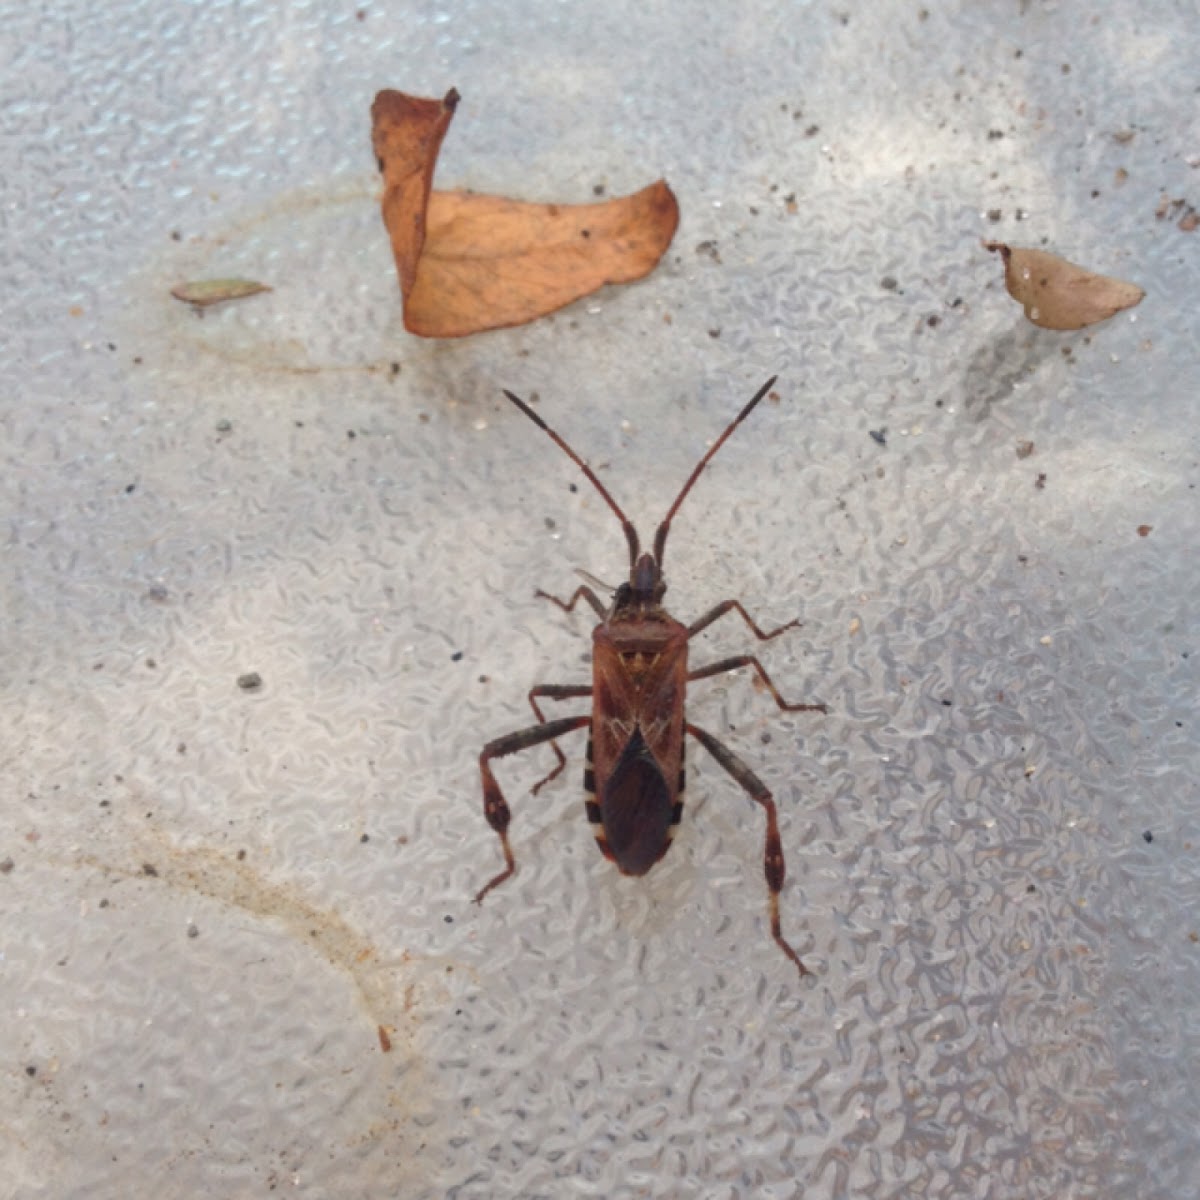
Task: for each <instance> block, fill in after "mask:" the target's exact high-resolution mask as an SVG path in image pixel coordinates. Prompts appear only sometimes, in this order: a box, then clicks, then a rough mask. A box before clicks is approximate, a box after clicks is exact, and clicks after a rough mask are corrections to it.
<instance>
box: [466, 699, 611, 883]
mask: <svg viewBox="0 0 1200 1200" xmlns="http://www.w3.org/2000/svg"><path fill="white" fill-rule="evenodd" d="M591 719H592V718H591V716H590V715H589V716H582V717H563V718H561V719H560V720H557V721H547V722H545V723H544V724H542V725H531V726H530V727H529V728H528V729H521V730H519V731H518V732H516V733H509V734H505V736H504V737H498V738H496V739H495V740H494V741H491V742H488V744H487V745H486V746H484V748H483V750H482V752H481V753H480V755H479V773H480V775H481V776H482V777H483V815H484V816H485V817H486V818H487V823H488V824H489V825H490V826H491V827H492V828H493V829H494V830H495V831H496V835H497V836H498V837H499V838H500V848H501V849H502V850H503V851H504V870H503V871H501V872H500V874H499V875H497V876H496V878H495V879H493V880H491V881H490V882H489V883H487V884H485V885H484V886H483V887H482V888H480V890H479V892H478V893H477V894H476V896H475V903H476V904H482V903H483V898H484V896H486V895H487V894H488V892H490V891H491V890H492V888H494V887H498V886H499V885H500V884H502V883H503V882H504V881H505V880H506V879H507V878H508V877H509V876H510V875H511V874H512V873H513V872H514V871H515V870H516V869H517V864H516V861H515V860H514V859H513V852H512V847H511V846H510V845H509V844H508V824H509V822H510V821H511V820H512V813H511V812H510V811H509V808H508V801H507V800H505V799H504V793H503V792H501V791H500V785H499V784H498V783H497V782H496V776H495V774H493V772H492V759H493V758H505V757H507V756H508V755H510V754H516V753H518V752H519V751H521V750H528V749H529V748H530V746H540V745H541V744H542V742H549V741H552V740H553V739H554V738H557V737H562V735H563V734H564V733H570V732H571V731H572V730H575V729H582V728H583V727H584V726H585V725H587V724H590V722H591Z"/></svg>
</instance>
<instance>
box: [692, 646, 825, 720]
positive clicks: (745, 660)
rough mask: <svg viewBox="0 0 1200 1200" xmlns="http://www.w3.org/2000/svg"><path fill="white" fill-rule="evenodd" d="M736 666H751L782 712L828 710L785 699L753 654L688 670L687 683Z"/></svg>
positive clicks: (721, 672) (819, 706)
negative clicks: (793, 702)
mask: <svg viewBox="0 0 1200 1200" xmlns="http://www.w3.org/2000/svg"><path fill="white" fill-rule="evenodd" d="M738 667H753V668H754V669H755V670H756V671H757V672H758V677H759V679H761V680H762V681H763V683H765V684H766V685H767V688H768V690H769V691H770V693H771V695H772V696H774V697H775V703H776V704H778V705H779V707H780V708H781V709H782V710H783V711H784V712H828V711H829V709H828V708H826V707H825V705H824V704H792V703H790V702H789V701H787V700H785V699H784V698H783V697H782V696H781V695H780V694H779V689H778V688H777V687H776V686H775V685H774V684H773V683H772V682H771V677H770V675H768V674H767V672H766V669H765V668H764V667H763V665H762V663H760V662H759V661H758V659H757V658H755V657H754V655H753V654H739V655H738V656H737V657H736V658H723V659H721V661H720V662H715V663H709V664H708V666H707V667H699V668H698V669H697V670H695V671H689V672H688V683H693V682H695V681H696V680H697V679H707V678H708V677H709V676H710V675H723V674H724V673H725V672H726V671H736V670H737V669H738Z"/></svg>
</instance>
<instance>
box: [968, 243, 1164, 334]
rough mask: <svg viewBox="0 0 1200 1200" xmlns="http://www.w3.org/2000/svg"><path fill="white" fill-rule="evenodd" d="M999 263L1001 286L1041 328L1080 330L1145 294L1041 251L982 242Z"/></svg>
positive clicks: (1135, 287)
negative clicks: (997, 256) (1001, 261)
mask: <svg viewBox="0 0 1200 1200" xmlns="http://www.w3.org/2000/svg"><path fill="white" fill-rule="evenodd" d="M983 245H984V249H986V250H992V251H994V252H995V253H997V254H999V255H1000V257H1001V258H1003V259H1004V286H1005V287H1006V288H1008V294H1009V295H1010V296H1011V297H1012V298H1013V299H1014V300H1015V301H1016V302H1017V303H1018V304H1020V305H1021V306H1022V307H1023V308H1024V309H1025V315H1026V316H1027V317H1028V318H1029V319H1030V320H1031V321H1032V322H1033V323H1034V324H1035V325H1040V326H1041V327H1042V328H1043V329H1084V328H1086V327H1087V326H1088V325H1096V324H1098V323H1099V322H1100V321H1106V320H1108V318H1109V317H1111V316H1113V314H1114V313H1119V312H1120V311H1121V310H1122V309H1125V308H1132V307H1133V306H1134V305H1135V304H1137V303H1139V302H1140V301H1141V299H1142V297H1143V296H1144V295H1145V294H1146V293H1145V292H1144V291H1142V289H1141V288H1140V287H1138V286H1137V284H1136V283H1126V282H1125V280H1123V279H1112V278H1110V277H1109V276H1107V275H1096V274H1095V273H1094V272H1092V271H1088V270H1085V269H1084V268H1083V267H1080V266H1077V265H1076V264H1075V263H1072V262H1068V261H1067V260H1066V259H1065V258H1059V257H1058V255H1057V254H1050V253H1048V252H1047V251H1045V250H1024V249H1021V248H1020V247H1016V246H1006V245H1005V244H1004V243H1003V242H984V243H983Z"/></svg>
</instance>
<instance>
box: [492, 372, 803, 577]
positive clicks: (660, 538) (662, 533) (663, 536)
mask: <svg viewBox="0 0 1200 1200" xmlns="http://www.w3.org/2000/svg"><path fill="white" fill-rule="evenodd" d="M778 378H779V376H778V375H772V376H771V378H770V379H768V380H767V382H766V383H764V384H763V385H762V387H760V388H759V389H758V391H757V392H755V394H754V398H753V399H752V400H751V401H750V403H749V404H747V405H746V407H745V408H743V409H742V411H741V412H740V413H738V415H737V416H736V417H734V418H733V420H732V421H730V422H729V424H728V425H727V426H726V427H725V432H724V433H723V434H721V436H720V437H719V438H717V440H716V441H715V442H713V444H712V445H711V446H710V447H709V449H708V453H707V454H706V455H705V456H704V457H703V458H702V459H701V460H700V461H699V462H698V463H697V464H696V469H695V470H694V471H693V472H692V473H691V474H690V475H689V476H688V481H687V483H685V484H684V485H683V489H682V490H681V491H680V493H679V495H678V496H676V497H675V503H674V504H672V505H671V507H670V508H669V509H668V510H667V515H666V516H665V517H664V518H663V522H662V524H661V525H660V526H659V527H658V531H657V532H656V533H655V535H654V558H655V561H657V563H658V566H659V570H661V569H662V562H663V555H664V554H665V553H666V549H667V534H668V533H669V532H670V530H671V520H672V518H673V517H674V516H675V514H676V513H677V512H678V511H679V506H680V505H681V504H682V503H683V501H684V498H685V497H686V496H687V494H688V492H690V491H691V490H692V485H693V484H694V483H695V482H696V480H697V479H699V478H700V472H701V471H703V470H704V468H705V467H707V466H708V463H709V460H710V459H711V458H712V456H713V455H714V454H716V452H717V451H718V450H720V448H721V447H722V446H723V445H725V442H726V440H727V439H728V438H729V435H730V434H731V433H732V432H733V431H734V430H735V429H736V428H737V427H738V426H739V425H740V424H741V423H742V422H743V421H744V420H745V419H746V418H747V417H748V416H749V415H750V414H751V412H753V411H754V406H755V405H756V404H757V403H758V402H759V401H760V400H761V399H762V398H763V397H764V396H765V395H766V394H767V393H768V392H769V391H770V390H771V388H772V387H774V385H775V380H776V379H778ZM510 398H511V399H514V400H515V399H516V397H515V396H513V397H510ZM526 411H528V410H526ZM529 415H530V416H533V414H532V413H530V414H529ZM534 420H537V418H536V417H534ZM539 424H540V422H539ZM548 432H549V431H548ZM553 436H554V435H553V433H551V437H553Z"/></svg>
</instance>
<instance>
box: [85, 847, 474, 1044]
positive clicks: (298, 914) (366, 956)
mask: <svg viewBox="0 0 1200 1200" xmlns="http://www.w3.org/2000/svg"><path fill="white" fill-rule="evenodd" d="M155 840H156V841H160V842H161V843H162V844H161V845H160V846H158V847H157V848H156V849H155V850H154V851H151V852H147V849H146V848H143V849H142V851H141V852H140V853H139V854H138V859H139V863H140V865H139V866H137V867H136V868H121V867H115V866H113V865H112V864H110V863H106V862H103V861H101V860H99V859H96V858H93V857H91V856H88V855H84V856H82V858H81V859H80V861H81V862H82V863H85V864H86V865H89V866H92V867H96V868H98V869H100V870H102V871H105V872H108V873H111V874H117V875H122V876H125V877H127V878H143V879H146V878H154V879H156V880H158V881H160V882H161V883H163V884H165V885H166V886H168V887H172V888H176V889H178V890H179V891H182V892H188V893H191V894H194V895H200V896H204V897H206V898H207V899H209V900H213V901H215V902H216V903H218V904H223V905H226V906H228V907H231V908H236V909H238V910H240V911H241V912H244V913H248V914H249V915H250V916H252V917H254V918H256V919H258V920H266V921H271V922H273V923H275V924H277V925H280V926H282V927H283V928H284V930H286V931H287V933H289V934H290V935H291V936H292V937H294V938H296V939H297V941H300V942H302V943H303V944H305V945H307V946H310V947H311V948H312V949H313V950H314V951H316V953H318V954H319V955H320V956H321V957H322V958H324V959H325V960H326V962H328V963H329V965H330V966H331V967H333V968H335V969H336V970H338V971H340V972H343V973H344V974H346V975H348V976H349V977H350V979H351V981H352V982H353V984H354V987H355V990H356V992H357V994H358V996H359V999H360V1001H361V1003H362V1007H363V1010H364V1013H365V1015H366V1017H367V1018H368V1019H369V1021H370V1023H371V1024H372V1025H374V1026H375V1027H376V1029H377V1031H378V1030H384V1029H386V1030H388V1031H389V1032H390V1033H391V1034H395V1033H396V1032H397V1031H405V1032H407V1033H409V1034H410V1035H411V1033H412V1032H413V1031H414V1029H415V1022H416V1021H417V1020H418V1019H419V1015H418V1016H414V1012H415V1010H416V1008H417V1005H416V1004H415V1003H414V996H421V998H422V999H424V1000H425V1001H426V1003H429V1002H430V1001H431V1000H433V1001H436V1002H437V1003H439V1004H445V1003H446V1002H447V1000H448V998H449V996H448V992H447V989H446V987H445V984H444V982H443V980H442V977H443V976H444V975H445V974H446V973H447V972H449V971H453V970H454V969H455V967H456V965H457V964H455V963H453V962H448V961H440V962H439V961H436V960H433V959H427V958H423V959H418V958H415V957H413V956H412V955H410V954H409V953H408V952H407V951H404V952H402V953H401V954H400V956H399V958H397V959H392V960H390V961H381V960H380V958H379V952H378V950H377V949H376V947H375V946H374V945H373V944H372V943H371V942H370V941H368V940H367V939H366V938H365V937H363V935H362V934H360V933H358V932H356V931H355V930H354V929H353V928H352V927H351V926H350V925H349V924H348V923H347V922H346V920H345V919H344V918H343V917H341V916H340V915H339V914H338V913H336V912H334V911H332V910H330V909H322V908H318V907H317V906H316V905H315V904H312V903H310V902H309V901H308V900H306V899H305V898H304V897H303V895H301V893H300V892H299V891H298V889H297V888H296V887H295V886H293V885H289V884H283V883H275V882H272V881H270V880H268V879H266V878H265V877H264V876H263V875H262V874H261V873H260V872H259V871H258V870H257V869H256V868H255V867H254V866H253V865H252V864H251V863H250V862H249V861H247V860H239V859H238V858H235V857H234V856H233V855H232V854H228V853H225V852H222V851H219V850H213V849H210V848H208V847H205V846H192V847H182V846H176V845H173V844H172V843H170V842H168V841H167V840H166V839H165V838H162V837H161V836H157V837H156V838H155ZM147 862H150V863H152V865H153V869H152V870H150V871H148V870H147V868H146V863H147ZM399 972H403V973H404V976H405V978H404V982H403V984H402V983H401V981H400V979H398V978H394V976H396V975H397V974H398V973H399ZM412 974H418V975H421V976H424V977H425V979H424V981H422V980H420V979H418V980H412V979H410V978H408V976H410V975H412ZM434 978H436V979H437V980H438V983H437V984H436V985H432V990H431V983H432V980H433V979H434ZM422 993H425V994H424V995H422ZM382 1040H383V1039H382V1038H380V1042H381V1043H382ZM391 1048H392V1047H391V1038H390V1037H389V1038H388V1045H387V1047H386V1049H388V1050H390V1049H391Z"/></svg>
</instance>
